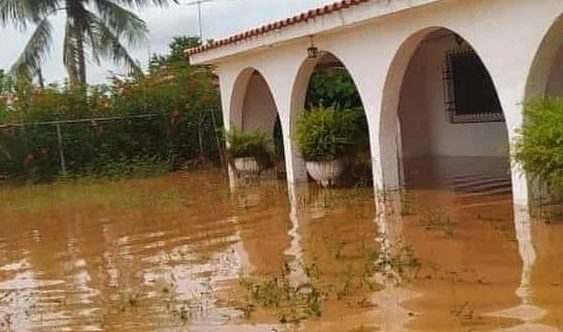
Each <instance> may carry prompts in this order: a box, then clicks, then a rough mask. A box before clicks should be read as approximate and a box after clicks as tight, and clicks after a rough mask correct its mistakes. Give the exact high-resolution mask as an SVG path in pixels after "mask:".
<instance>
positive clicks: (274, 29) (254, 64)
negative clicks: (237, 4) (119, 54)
mask: <svg viewBox="0 0 563 332" xmlns="http://www.w3.org/2000/svg"><path fill="white" fill-rule="evenodd" d="M562 13H563V1H562V0H344V1H340V2H337V3H335V4H333V5H328V6H325V7H322V8H318V9H313V10H310V11H308V12H305V13H302V14H299V15H296V16H294V17H291V18H288V19H286V20H282V21H278V22H274V23H271V24H268V25H265V26H262V27H259V28H257V29H253V30H250V31H246V32H243V33H240V34H237V35H234V36H231V37H229V38H226V39H222V40H218V41H215V42H213V43H211V44H207V45H204V46H202V47H199V48H195V49H190V50H186V55H187V56H188V57H189V59H190V61H191V63H192V64H204V65H212V66H214V68H215V70H216V73H217V74H218V76H219V82H220V87H221V97H222V107H223V116H224V122H225V124H226V126H231V125H233V126H236V127H238V128H240V129H242V130H247V129H258V128H259V129H264V130H268V131H273V127H274V122H275V121H276V118H277V117H279V119H280V121H281V127H282V132H283V138H284V149H285V155H286V173H287V180H288V181H289V182H292V183H294V182H299V181H303V180H306V179H307V175H306V171H305V167H304V162H303V160H302V158H301V157H300V154H299V152H298V151H297V149H296V146H295V143H294V141H293V139H292V133H293V130H294V125H295V119H296V114H298V112H300V111H301V110H302V109H303V108H304V103H305V95H306V91H307V86H308V82H309V78H310V76H311V74H312V72H313V70H314V68H315V67H316V66H317V64H318V63H319V62H321V61H327V60H326V59H327V57H326V56H329V57H330V59H337V60H338V61H339V62H340V63H341V64H343V65H344V66H345V67H346V69H347V70H348V71H349V73H350V75H351V76H352V78H353V80H354V82H355V84H356V87H357V89H358V91H359V94H360V96H361V99H362V103H363V106H364V109H365V113H366V118H367V121H368V127H369V137H370V147H371V158H372V168H373V178H374V186H375V189H376V193H378V192H382V191H388V190H396V189H399V188H400V186H401V176H402V175H401V174H402V170H401V167H402V163H401V160H402V158H403V157H407V156H418V155H421V156H422V155H427V156H483V157H492V156H499V157H503V156H504V157H505V158H507V159H510V156H509V152H508V151H509V149H508V146H509V144H510V142H513V140H514V139H515V137H517V131H518V129H519V128H520V127H521V126H522V124H523V123H524V121H525V118H524V116H523V102H524V101H525V100H527V99H528V98H531V97H533V96H538V95H546V94H548V95H552V96H562V95H563V47H562V45H563V19H562ZM312 47H313V48H315V49H318V50H319V56H316V57H314V56H310V54H309V52H308V49H310V48H312ZM475 93H477V94H475ZM483 93H484V95H483ZM475 96H481V97H478V98H475ZM562 125H563V124H562ZM511 168H512V169H511V180H512V194H513V200H514V203H515V205H527V204H528V202H529V200H528V199H529V190H528V181H527V179H526V176H525V174H523V171H522V170H521V169H520V167H519V166H518V165H517V164H516V163H512V166H511Z"/></svg>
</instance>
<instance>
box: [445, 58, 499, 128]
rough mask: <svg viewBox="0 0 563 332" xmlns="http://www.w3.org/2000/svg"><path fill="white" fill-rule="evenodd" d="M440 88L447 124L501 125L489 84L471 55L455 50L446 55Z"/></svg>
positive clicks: (490, 84)
mask: <svg viewBox="0 0 563 332" xmlns="http://www.w3.org/2000/svg"><path fill="white" fill-rule="evenodd" d="M444 87H445V89H444V90H445V102H446V111H447V113H448V117H449V120H450V122H451V123H475V122H500V121H504V115H503V113H502V107H501V105H500V101H499V98H498V95H497V92H496V89H495V86H494V84H493V80H492V79H491V76H490V75H489V72H488V71H487V69H486V68H485V65H484V64H483V62H482V61H481V59H480V58H479V56H478V55H477V54H476V53H475V52H473V51H468V50H463V51H461V50H458V51H453V52H450V53H448V54H447V55H446V64H445V70H444Z"/></svg>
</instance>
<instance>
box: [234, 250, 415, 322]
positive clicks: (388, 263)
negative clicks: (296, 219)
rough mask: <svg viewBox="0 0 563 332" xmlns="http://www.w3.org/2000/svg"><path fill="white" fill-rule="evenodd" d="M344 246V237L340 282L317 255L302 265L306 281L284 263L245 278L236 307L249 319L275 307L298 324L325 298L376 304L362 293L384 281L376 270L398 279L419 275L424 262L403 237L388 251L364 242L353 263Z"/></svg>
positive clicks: (352, 303)
mask: <svg viewBox="0 0 563 332" xmlns="http://www.w3.org/2000/svg"><path fill="white" fill-rule="evenodd" d="M344 246H346V243H341V245H340V246H339V247H338V248H336V250H335V252H334V254H333V255H334V257H335V258H336V259H337V260H338V261H339V262H342V264H341V265H342V266H343V269H340V271H339V272H338V274H337V280H338V281H337V282H330V281H328V279H327V276H326V275H325V274H324V272H323V271H322V267H321V266H319V265H318V263H317V259H315V258H313V260H312V263H310V264H307V265H303V266H302V267H303V271H304V273H305V275H306V276H307V278H308V282H305V283H302V284H299V285H294V284H292V282H291V280H290V272H291V270H290V267H289V265H288V264H286V265H285V266H284V268H283V271H282V273H281V274H280V275H279V276H273V277H269V278H266V279H259V278H257V279H249V278H246V279H243V280H242V281H241V282H240V285H241V286H242V288H243V290H244V293H245V294H246V295H245V300H244V301H243V302H241V303H238V305H237V308H238V309H239V310H240V311H241V312H242V313H243V316H244V317H245V318H246V319H249V318H250V317H251V316H252V314H253V313H254V312H255V311H256V310H259V309H260V310H266V311H270V312H273V313H274V314H275V316H276V317H277V319H278V320H279V322H280V323H282V324H286V323H288V324H299V323H300V322H301V321H303V320H307V319H311V318H315V317H319V316H321V315H322V310H323V305H324V303H325V302H326V301H328V300H331V299H333V300H336V301H340V302H344V303H346V304H347V305H348V306H350V307H355V308H370V307H373V306H374V304H372V303H371V302H370V301H369V299H368V298H366V297H365V296H364V294H365V292H373V291H376V290H380V289H381V287H382V285H378V284H377V283H376V281H375V276H376V275H378V274H379V275H381V276H382V277H383V278H384V279H385V280H387V281H389V282H392V283H395V284H399V283H405V282H408V281H410V280H411V279H412V278H416V277H417V275H418V271H419V270H420V268H421V262H420V260H419V259H418V258H417V257H416V256H415V254H414V251H413V249H412V248H411V247H410V246H408V245H405V244H404V242H402V241H400V242H398V243H397V244H396V245H394V246H390V247H389V248H387V250H385V252H379V251H376V250H373V249H370V248H368V247H367V246H360V248H359V249H358V251H357V252H355V253H352V255H353V256H355V257H359V261H360V264H354V265H352V264H350V263H347V262H348V261H349V258H348V257H346V256H345V255H344V254H343V247H344Z"/></svg>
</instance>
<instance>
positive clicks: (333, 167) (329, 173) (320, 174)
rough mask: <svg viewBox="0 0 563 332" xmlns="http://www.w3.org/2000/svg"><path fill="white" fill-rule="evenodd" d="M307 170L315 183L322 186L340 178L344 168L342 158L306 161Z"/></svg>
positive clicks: (326, 185) (344, 163)
mask: <svg viewBox="0 0 563 332" xmlns="http://www.w3.org/2000/svg"><path fill="white" fill-rule="evenodd" d="M306 166H307V172H308V173H309V175H310V176H311V177H312V178H313V180H315V181H316V182H317V183H319V184H320V185H322V186H323V187H328V186H330V185H333V184H334V183H335V182H336V180H338V179H339V178H340V176H341V175H342V173H344V169H345V168H346V161H345V160H344V159H336V160H331V161H308V162H307V163H306Z"/></svg>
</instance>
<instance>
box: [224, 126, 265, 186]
mask: <svg viewBox="0 0 563 332" xmlns="http://www.w3.org/2000/svg"><path fill="white" fill-rule="evenodd" d="M226 139H227V144H228V152H229V157H230V160H231V161H232V162H233V166H234V168H235V170H236V171H237V172H239V173H243V174H250V175H257V174H260V172H262V171H263V170H264V169H266V168H269V167H271V165H272V151H271V146H272V143H271V140H270V139H269V138H268V135H266V133H265V132H263V131H259V130H255V131H248V132H243V131H240V130H237V129H234V128H232V129H231V130H229V131H228V132H227V133H226Z"/></svg>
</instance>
